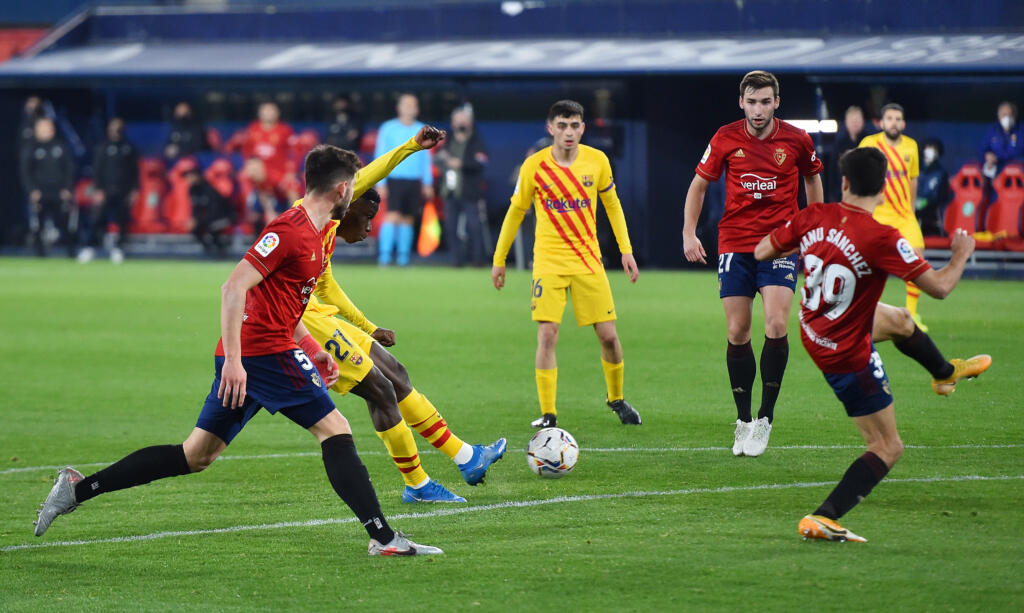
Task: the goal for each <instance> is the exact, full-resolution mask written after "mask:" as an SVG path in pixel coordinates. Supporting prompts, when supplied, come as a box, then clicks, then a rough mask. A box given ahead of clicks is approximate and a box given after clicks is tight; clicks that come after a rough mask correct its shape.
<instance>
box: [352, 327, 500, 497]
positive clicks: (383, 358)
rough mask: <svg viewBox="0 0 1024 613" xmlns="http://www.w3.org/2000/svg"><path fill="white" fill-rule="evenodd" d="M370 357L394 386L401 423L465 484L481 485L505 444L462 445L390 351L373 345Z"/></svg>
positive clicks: (460, 440)
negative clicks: (449, 463) (449, 464)
mask: <svg viewBox="0 0 1024 613" xmlns="http://www.w3.org/2000/svg"><path fill="white" fill-rule="evenodd" d="M370 357H372V358H373V361H374V363H375V364H376V365H377V366H378V368H380V370H381V372H383V373H384V376H385V377H387V378H388V380H389V381H391V384H392V385H393V386H394V388H395V395H396V397H397V398H400V400H399V401H398V410H399V411H400V412H401V414H402V419H403V420H404V423H407V424H410V425H411V426H412V427H413V428H414V429H415V430H416V431H417V432H419V433H420V435H421V436H423V438H425V439H427V442H429V443H430V444H431V445H433V446H434V447H435V448H436V449H437V450H438V451H440V452H441V453H443V454H445V455H446V456H448V458H449V459H450V460H451V461H452V462H454V463H455V465H456V466H458V467H459V471H460V472H461V473H462V477H463V479H465V480H466V483H468V484H470V485H477V484H478V483H482V482H483V480H484V477H485V476H486V474H487V469H488V468H490V466H491V464H493V463H495V462H497V461H498V460H500V459H501V457H502V456H503V455H504V454H505V447H506V445H507V441H506V440H505V439H504V438H500V439H498V440H496V441H495V442H493V443H491V444H490V445H469V444H467V443H465V442H464V441H463V440H462V439H461V438H459V437H458V436H456V435H455V433H454V432H452V430H451V428H450V427H449V426H448V422H447V421H445V419H444V418H443V417H442V416H441V413H440V412H439V411H438V410H437V409H436V408H435V407H434V405H433V403H431V402H430V400H429V399H428V398H427V397H426V396H425V395H424V394H422V393H420V392H419V391H418V390H417V389H416V388H415V387H413V385H412V381H411V380H410V379H409V372H408V371H407V370H406V368H405V366H404V365H403V364H402V363H401V362H399V361H398V359H397V358H396V357H395V356H393V355H391V352H389V351H388V350H387V349H385V348H383V347H381V346H380V345H379V344H377V343H374V344H373V346H372V347H371V348H370Z"/></svg>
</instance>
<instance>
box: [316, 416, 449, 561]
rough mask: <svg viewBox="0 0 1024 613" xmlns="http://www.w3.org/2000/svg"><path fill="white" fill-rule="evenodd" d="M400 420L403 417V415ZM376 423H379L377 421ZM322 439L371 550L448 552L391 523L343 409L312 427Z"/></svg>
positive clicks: (335, 481)
mask: <svg viewBox="0 0 1024 613" xmlns="http://www.w3.org/2000/svg"><path fill="white" fill-rule="evenodd" d="M398 421H401V418H399V420H398ZM375 425H376V424H375ZM308 429H309V432H310V434H312V435H313V436H315V437H316V439H317V441H319V442H320V448H321V450H322V453H323V461H324V469H325V470H326V471H327V478H328V479H329V480H330V482H331V486H332V487H333V488H334V491H335V493H337V494H338V497H339V498H341V499H342V500H343V501H345V504H347V505H348V506H349V508H350V509H352V512H353V513H355V514H356V517H358V518H359V521H360V522H361V523H362V524H363V528H365V529H366V532H367V534H369V535H370V545H369V548H368V553H369V554H370V555H384V556H415V555H430V554H438V553H444V552H442V551H441V550H440V549H438V548H437V547H430V546H428V545H419V544H417V543H413V542H412V541H410V540H409V539H408V538H406V537H405V535H404V534H402V533H401V532H396V531H394V530H392V529H391V526H389V525H388V522H387V520H386V519H385V518H384V514H383V513H381V510H380V502H378V500H377V493H376V492H375V491H374V489H373V484H372V483H371V482H370V474H369V473H368V472H367V470H366V466H364V465H363V462H362V460H360V459H359V455H358V454H357V453H356V446H355V443H354V442H353V440H352V430H351V428H350V427H349V425H348V420H346V419H345V418H344V417H343V416H342V414H341V413H339V412H338V411H337V410H334V411H331V412H330V413H328V414H327V416H325V417H324V418H322V419H321V420H320V421H318V422H316V423H315V424H313V425H312V426H310V427H309V428H308Z"/></svg>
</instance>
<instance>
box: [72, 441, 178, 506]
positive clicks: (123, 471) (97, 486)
mask: <svg viewBox="0 0 1024 613" xmlns="http://www.w3.org/2000/svg"><path fill="white" fill-rule="evenodd" d="M190 472H192V469H191V468H189V465H188V460H186V459H185V449H184V448H183V447H182V446H181V445H155V446H153V447H145V448H143V449H139V450H138V451H134V452H132V453H130V454H128V455H127V456H125V457H124V458H122V459H120V460H118V461H117V462H114V463H113V464H111V465H110V466H108V467H106V468H104V469H103V470H101V471H99V472H96V473H93V474H91V475H89V476H88V477H86V478H84V479H82V480H81V481H79V482H78V484H77V485H76V486H75V500H76V501H77V502H79V503H82V502H85V501H86V500H89V499H90V498H93V497H95V496H99V495H100V494H105V493H107V492H114V491H117V490H123V489H125V488H129V487H135V486H136V485H143V484H146V483H149V482H150V481H156V480H157V479H164V478H166V477H177V476H178V475H187V474H189V473H190Z"/></svg>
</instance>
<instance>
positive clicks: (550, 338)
mask: <svg viewBox="0 0 1024 613" xmlns="http://www.w3.org/2000/svg"><path fill="white" fill-rule="evenodd" d="M557 343H558V328H555V327H553V326H542V327H541V328H540V330H539V331H538V332H537V344H538V345H540V347H541V348H542V349H553V348H554V347H555V344H557Z"/></svg>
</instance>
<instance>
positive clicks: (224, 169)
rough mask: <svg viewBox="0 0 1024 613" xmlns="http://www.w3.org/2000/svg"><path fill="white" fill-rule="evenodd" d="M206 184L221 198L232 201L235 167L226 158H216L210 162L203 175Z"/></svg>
mask: <svg viewBox="0 0 1024 613" xmlns="http://www.w3.org/2000/svg"><path fill="white" fill-rule="evenodd" d="M204 176H205V177H206V182H207V183H209V184H210V186H211V187H213V189H215V190H217V193H218V194H220V195H221V196H223V197H225V198H228V199H232V198H234V196H235V191H236V190H235V167H234V166H232V165H231V161H230V160H228V159H227V158H217V159H216V160H214V161H212V162H210V166H209V167H208V168H207V169H206V173H205V174H204Z"/></svg>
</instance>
